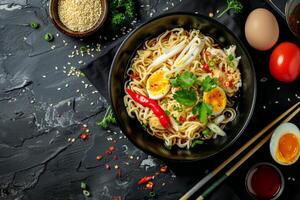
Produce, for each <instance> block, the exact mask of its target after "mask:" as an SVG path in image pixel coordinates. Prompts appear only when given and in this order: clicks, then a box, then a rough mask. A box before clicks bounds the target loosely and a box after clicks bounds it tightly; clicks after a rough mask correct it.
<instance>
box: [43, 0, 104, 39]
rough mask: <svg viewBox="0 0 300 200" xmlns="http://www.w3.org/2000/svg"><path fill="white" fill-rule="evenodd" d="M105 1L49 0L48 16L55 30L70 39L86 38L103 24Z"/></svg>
mask: <svg viewBox="0 0 300 200" xmlns="http://www.w3.org/2000/svg"><path fill="white" fill-rule="evenodd" d="M107 13H108V4H107V0H50V3H49V14H50V18H51V20H52V22H53V24H54V25H55V26H56V28H57V29H58V30H59V31H61V32H63V33H64V34H66V35H69V36H72V37H87V36H90V35H92V34H93V33H95V32H97V31H98V30H99V28H100V27H101V26H102V25H103V24H104V22H105V20H106V17H107Z"/></svg>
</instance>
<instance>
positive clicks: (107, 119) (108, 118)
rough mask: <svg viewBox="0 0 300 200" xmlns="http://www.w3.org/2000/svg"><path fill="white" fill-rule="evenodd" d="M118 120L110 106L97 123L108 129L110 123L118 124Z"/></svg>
mask: <svg viewBox="0 0 300 200" xmlns="http://www.w3.org/2000/svg"><path fill="white" fill-rule="evenodd" d="M116 123H117V120H116V118H115V117H114V115H113V113H112V110H111V107H110V106H109V107H108V108H107V110H106V112H105V115H104V117H103V118H102V120H101V121H99V122H97V125H98V126H100V127H101V128H103V129H107V128H108V126H109V124H116Z"/></svg>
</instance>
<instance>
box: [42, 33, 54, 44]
mask: <svg viewBox="0 0 300 200" xmlns="http://www.w3.org/2000/svg"><path fill="white" fill-rule="evenodd" d="M44 39H45V40H46V41H47V42H51V41H53V40H54V36H53V35H52V34H51V33H46V34H45V35H44Z"/></svg>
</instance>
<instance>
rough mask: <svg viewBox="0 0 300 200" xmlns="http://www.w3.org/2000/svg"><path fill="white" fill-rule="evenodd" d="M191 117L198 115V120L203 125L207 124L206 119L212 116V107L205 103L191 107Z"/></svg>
mask: <svg viewBox="0 0 300 200" xmlns="http://www.w3.org/2000/svg"><path fill="white" fill-rule="evenodd" d="M192 113H193V115H198V116H199V120H200V122H201V123H203V124H207V117H208V116H209V115H211V114H212V107H211V105H209V104H207V103H204V102H202V103H198V104H197V105H196V106H194V107H193V110H192Z"/></svg>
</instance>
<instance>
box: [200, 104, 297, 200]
mask: <svg viewBox="0 0 300 200" xmlns="http://www.w3.org/2000/svg"><path fill="white" fill-rule="evenodd" d="M299 112H300V107H299V108H298V109H297V110H295V111H294V112H293V113H292V114H291V115H290V116H289V117H288V118H286V119H285V120H284V121H283V122H282V123H285V122H289V121H290V120H291V119H293V118H294V117H295V116H296V115H297V114H298V113H299ZM272 134H273V131H272V132H271V133H269V134H268V135H267V136H266V137H264V139H262V140H261V141H260V142H259V143H258V144H257V145H255V147H253V149H251V150H250V151H249V152H248V153H247V154H246V155H244V156H243V157H242V159H240V160H239V161H238V162H237V163H236V164H235V165H234V166H232V167H231V168H230V169H229V170H228V171H226V172H225V174H223V175H222V176H221V177H220V178H219V179H218V180H217V181H215V182H214V183H213V184H212V185H211V186H210V187H209V188H208V189H206V190H205V191H204V192H203V193H202V194H201V195H200V196H199V197H198V198H197V199H196V200H204V199H205V197H207V196H208V195H209V194H210V193H211V192H212V191H213V190H214V189H215V188H216V187H218V186H219V185H220V184H221V183H222V182H224V181H225V180H226V179H227V178H228V177H229V176H230V175H231V174H232V173H233V172H234V171H235V170H237V169H238V168H239V167H240V166H241V165H242V164H243V163H244V162H245V161H247V160H248V158H250V157H251V156H252V155H253V154H254V153H255V152H256V151H257V150H258V149H259V148H260V147H262V146H263V145H264V144H265V143H266V142H267V141H268V140H269V139H270V138H271V137H272Z"/></svg>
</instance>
